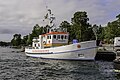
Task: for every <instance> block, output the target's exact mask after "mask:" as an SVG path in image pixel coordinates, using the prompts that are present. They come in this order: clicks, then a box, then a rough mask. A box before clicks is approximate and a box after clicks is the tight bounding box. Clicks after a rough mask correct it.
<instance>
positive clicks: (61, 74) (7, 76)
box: [0, 47, 120, 80]
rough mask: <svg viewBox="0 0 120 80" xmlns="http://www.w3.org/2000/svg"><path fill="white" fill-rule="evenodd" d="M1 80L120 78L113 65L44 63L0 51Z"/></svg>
mask: <svg viewBox="0 0 120 80" xmlns="http://www.w3.org/2000/svg"><path fill="white" fill-rule="evenodd" d="M0 80H120V74H119V73H115V72H114V71H113V62H107V61H61V60H45V59H44V60H43V59H39V58H31V57H27V56H26V55H25V54H24V52H19V50H17V49H11V48H2V47H0Z"/></svg>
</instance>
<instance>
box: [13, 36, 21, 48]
mask: <svg viewBox="0 0 120 80" xmlns="http://www.w3.org/2000/svg"><path fill="white" fill-rule="evenodd" d="M11 43H12V45H13V46H20V45H21V34H15V35H14V36H13V39H12V40H11Z"/></svg>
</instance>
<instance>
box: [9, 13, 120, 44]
mask: <svg viewBox="0 0 120 80" xmlns="http://www.w3.org/2000/svg"><path fill="white" fill-rule="evenodd" d="M88 21H89V18H88V15H87V12H81V11H78V12H75V13H74V15H73V18H71V23H69V22H67V21H63V22H61V23H60V25H59V28H61V29H64V28H66V29H67V32H69V36H70V37H69V42H72V40H73V39H77V40H78V41H87V40H95V39H96V38H97V39H98V40H102V41H105V42H107V43H110V41H112V40H113V39H114V37H118V36H120V15H118V16H117V20H115V21H113V22H109V23H108V24H107V26H101V25H99V26H98V25H96V24H94V25H92V24H90V23H88ZM48 28H49V26H48V25H46V26H40V25H38V24H36V25H35V26H34V27H33V30H32V32H31V33H30V34H28V35H26V36H24V37H23V38H21V34H15V35H14V36H13V39H12V40H11V44H12V45H13V46H28V45H31V44H32V39H33V38H34V37H38V36H39V35H41V34H44V33H46V32H47V29H48ZM93 30H94V31H93ZM94 32H96V35H95V34H94Z"/></svg>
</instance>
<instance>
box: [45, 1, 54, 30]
mask: <svg viewBox="0 0 120 80" xmlns="http://www.w3.org/2000/svg"><path fill="white" fill-rule="evenodd" d="M44 4H45V6H46V9H47V13H46V15H45V16H44V19H45V20H47V21H48V26H49V27H47V28H49V30H48V29H47V30H48V31H49V32H51V31H53V30H55V23H54V20H55V16H54V14H52V11H51V9H49V8H48V6H47V4H46V2H45V0H44ZM43 21H44V20H43Z"/></svg>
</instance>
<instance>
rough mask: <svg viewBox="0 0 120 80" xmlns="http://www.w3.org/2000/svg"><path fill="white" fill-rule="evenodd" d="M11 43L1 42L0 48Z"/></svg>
mask: <svg viewBox="0 0 120 80" xmlns="http://www.w3.org/2000/svg"><path fill="white" fill-rule="evenodd" d="M10 45H11V43H10V42H3V41H0V46H4V47H5V46H10Z"/></svg>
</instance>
